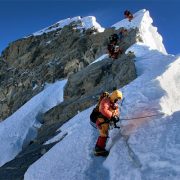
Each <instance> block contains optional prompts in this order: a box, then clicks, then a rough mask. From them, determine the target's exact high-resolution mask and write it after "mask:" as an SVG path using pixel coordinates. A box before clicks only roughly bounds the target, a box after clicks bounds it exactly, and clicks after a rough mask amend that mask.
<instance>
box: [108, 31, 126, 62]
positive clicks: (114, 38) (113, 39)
mask: <svg viewBox="0 0 180 180" xmlns="http://www.w3.org/2000/svg"><path fill="white" fill-rule="evenodd" d="M118 40H119V36H118V34H112V35H111V36H110V37H109V43H108V46H107V50H108V54H109V57H110V58H112V59H117V58H118V55H119V53H122V50H121V49H120V47H119V46H118V45H117V43H118Z"/></svg>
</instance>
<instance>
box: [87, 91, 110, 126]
mask: <svg viewBox="0 0 180 180" xmlns="http://www.w3.org/2000/svg"><path fill="white" fill-rule="evenodd" d="M104 97H109V93H108V92H103V93H102V94H101V95H100V97H99V101H98V103H97V105H96V107H95V108H94V109H93V110H92V112H91V114H90V124H91V125H92V126H93V127H94V128H97V127H96V121H97V119H98V117H99V116H101V113H100V112H99V105H100V103H101V100H102V99H103V98H104Z"/></svg>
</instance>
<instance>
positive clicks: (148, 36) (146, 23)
mask: <svg viewBox="0 0 180 180" xmlns="http://www.w3.org/2000/svg"><path fill="white" fill-rule="evenodd" d="M152 23H153V20H152V18H151V17H150V15H149V11H147V10H145V9H143V10H140V11H138V12H136V13H135V14H134V18H133V19H132V21H131V22H129V21H128V20H127V19H124V20H122V21H120V22H118V23H116V24H114V25H112V27H115V28H116V29H119V28H120V27H124V28H126V29H130V28H138V29H139V31H140V37H141V38H142V41H143V43H144V44H146V45H147V46H149V47H150V48H151V49H157V50H158V51H160V52H162V53H164V54H167V52H166V49H165V47H164V45H163V43H162V36H161V35H160V34H159V33H158V32H157V28H156V27H154V26H153V25H152Z"/></svg>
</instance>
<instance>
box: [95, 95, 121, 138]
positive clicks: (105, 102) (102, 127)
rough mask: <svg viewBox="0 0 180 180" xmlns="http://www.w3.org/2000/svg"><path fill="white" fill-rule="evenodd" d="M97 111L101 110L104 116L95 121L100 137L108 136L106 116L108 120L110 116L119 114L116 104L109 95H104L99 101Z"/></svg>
mask: <svg viewBox="0 0 180 180" xmlns="http://www.w3.org/2000/svg"><path fill="white" fill-rule="evenodd" d="M99 112H101V114H102V115H103V116H104V117H105V118H103V117H102V118H101V117H100V118H98V119H97V121H96V125H97V127H98V129H99V133H100V137H108V129H109V122H106V118H107V119H108V120H110V119H111V117H113V116H115V115H116V116H119V109H118V105H117V104H116V103H113V102H111V100H110V98H109V97H105V98H103V99H102V100H101V102H100V105H99Z"/></svg>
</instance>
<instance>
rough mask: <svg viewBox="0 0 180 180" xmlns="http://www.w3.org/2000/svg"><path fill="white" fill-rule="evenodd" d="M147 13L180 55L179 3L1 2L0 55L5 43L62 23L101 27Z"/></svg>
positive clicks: (123, 0)
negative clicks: (80, 20) (87, 21)
mask: <svg viewBox="0 0 180 180" xmlns="http://www.w3.org/2000/svg"><path fill="white" fill-rule="evenodd" d="M144 8H145V9H148V10H149V11H150V15H151V17H152V18H153V20H154V22H153V24H154V25H155V26H156V27H158V31H159V33H160V34H161V35H162V37H163V42H164V45H165V47H166V49H167V51H168V53H171V54H179V53H180V1H178V0H84V1H82V0H0V9H1V10H0V23H1V25H0V52H1V51H2V50H3V49H4V48H5V47H7V45H8V43H10V42H12V41H15V40H17V39H19V38H22V37H24V36H26V35H28V34H31V33H33V32H36V31H38V30H40V29H42V28H44V27H47V26H49V25H51V24H53V23H55V22H57V21H59V20H61V19H65V18H68V17H74V16H78V15H79V16H88V15H93V16H95V17H96V18H97V21H98V22H99V23H100V24H101V25H102V26H103V27H110V26H111V25H112V24H114V23H116V22H118V21H120V20H121V19H123V12H124V10H125V9H129V10H130V11H132V12H133V13H134V12H136V11H138V10H140V9H144Z"/></svg>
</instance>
